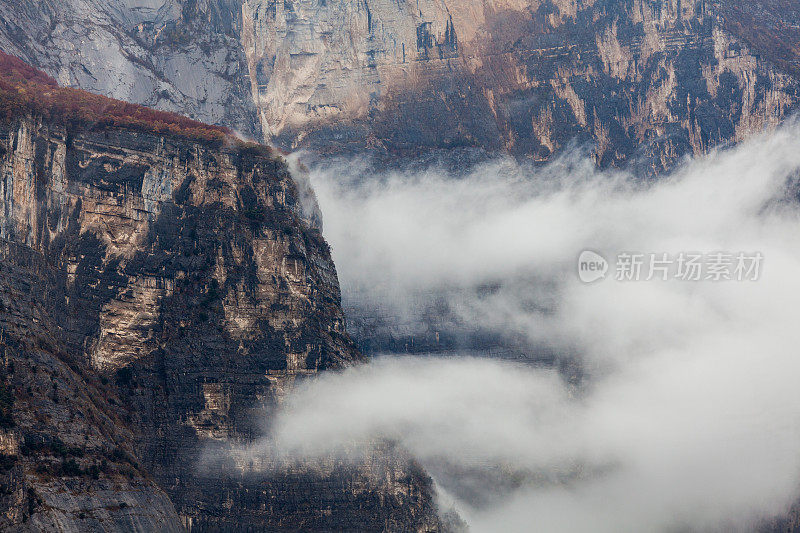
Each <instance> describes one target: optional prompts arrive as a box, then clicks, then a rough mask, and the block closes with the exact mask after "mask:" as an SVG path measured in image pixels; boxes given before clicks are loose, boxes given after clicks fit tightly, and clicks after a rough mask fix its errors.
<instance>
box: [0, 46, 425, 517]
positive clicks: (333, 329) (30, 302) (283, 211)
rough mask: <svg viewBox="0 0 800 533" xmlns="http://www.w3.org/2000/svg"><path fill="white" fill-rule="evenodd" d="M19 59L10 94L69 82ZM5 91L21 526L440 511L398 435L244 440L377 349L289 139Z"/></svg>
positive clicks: (0, 321) (3, 471) (7, 256)
mask: <svg viewBox="0 0 800 533" xmlns="http://www.w3.org/2000/svg"><path fill="white" fill-rule="evenodd" d="M4 59H5V64H6V65H8V63H9V61H10V60H9V58H7V57H6V58H4ZM0 74H3V73H0ZM5 74H8V72H6V73H5ZM17 75H20V74H19V70H17V71H16V73H14V74H12V75H11V76H12V79H11V81H10V83H5V84H2V83H0V101H2V102H4V103H5V102H7V101H9V98H10V96H15V95H16V96H20V94H22V95H23V96H24V95H25V94H30V93H31V92H35V93H36V94H37V95H38V96H37V97H39V98H40V99H42V98H43V100H41V101H43V102H45V103H46V102H48V101H53V100H52V98H56V97H55V96H53V95H56V96H57V97H58V98H57V99H56V100H55V101H56V102H62V101H63V100H64V98H67V99H68V97H69V93H67V94H66V95H65V94H64V93H63V91H62V92H58V91H57V89H56V88H53V86H51V85H47V84H41V83H40V82H41V79H39V78H36V79H22V80H20V79H14V78H13V76H17ZM22 76H23V77H24V76H25V73H24V72H23V73H22ZM0 81H6V82H8V81H9V80H8V79H7V78H6V79H3V76H2V75H0ZM14 91H17V92H16V93H15V92H14ZM54 91H56V92H54ZM81 95H82V93H79V92H78V91H75V92H74V94H73V96H74V101H75V102H78V103H77V104H76V105H77V106H80V105H81V104H80V102H81V98H82V96H81ZM48 98H50V99H51V100H48ZM41 101H40V104H41ZM107 105H108V106H109V108H113V107H114V106H117V105H119V103H115V102H111V101H108V102H107ZM0 111H3V112H5V116H3V117H0V354H1V355H2V360H0V369H2V372H1V373H0V376H2V380H0V529H2V530H4V531H6V530H14V529H20V530H58V531H93V530H96V531H101V530H102V531H132V530H138V531H180V530H185V529H188V530H192V531H213V530H237V531H247V530H249V531H257V530H258V531H261V530H287V531H288V530H299V529H310V530H342V529H347V530H354V529H358V530H386V529H388V530H397V531H400V530H402V531H428V530H431V531H432V530H437V529H438V528H439V522H438V519H437V516H436V511H435V509H434V505H433V501H432V499H433V496H432V487H431V484H430V480H429V479H428V478H427V477H426V475H425V474H424V473H423V472H422V471H421V469H420V468H419V467H417V466H416V465H415V464H414V463H413V462H412V461H410V460H409V459H408V458H407V457H405V456H404V455H403V454H402V453H401V452H400V451H398V450H395V449H393V448H391V447H390V446H388V445H386V446H382V447H380V448H377V449H376V450H374V451H373V452H372V453H371V454H370V455H369V457H368V458H367V459H364V461H362V462H361V463H359V464H357V465H355V466H353V465H348V464H345V463H339V462H336V461H334V460H330V461H323V462H320V463H319V464H313V465H311V464H291V465H288V464H267V465H266V466H265V465H263V464H261V465H258V466H254V465H253V464H252V462H251V463H247V462H245V461H242V460H238V459H235V457H237V456H236V455H235V454H231V453H228V451H229V450H231V449H234V448H240V447H242V446H246V445H247V444H248V443H250V442H252V441H253V440H254V439H256V438H257V437H258V436H259V435H260V434H261V432H262V431H263V429H262V428H263V422H264V420H265V419H268V415H269V410H270V409H271V408H272V406H274V405H275V404H276V402H277V401H279V400H280V396H281V394H283V393H284V392H285V391H286V389H287V388H288V387H290V386H291V384H292V382H293V381H294V380H295V379H297V378H298V376H305V375H313V374H314V373H316V372H319V371H321V370H324V369H334V368H339V367H341V366H342V365H346V364H349V363H352V362H357V361H359V360H360V359H361V356H360V355H359V353H358V352H357V350H355V349H354V346H353V343H352V341H351V340H350V338H349V337H348V335H347V333H346V332H345V329H344V319H343V315H342V311H341V308H340V296H339V288H338V282H337V278H336V272H335V269H334V266H333V263H332V261H331V259H330V254H329V250H328V246H327V244H326V243H325V242H324V240H323V239H322V237H321V234H320V231H319V228H318V216H317V213H316V211H315V204H314V201H313V196H312V195H311V194H310V192H309V191H307V190H305V189H304V188H303V187H302V186H298V185H297V184H296V183H295V182H294V181H293V179H292V177H291V175H290V174H289V171H288V170H287V167H286V165H285V164H284V163H283V162H282V160H281V158H280V157H279V156H277V155H275V154H274V153H272V152H270V151H268V150H267V149H265V148H263V147H258V146H254V145H248V144H246V143H242V142H241V141H238V140H236V139H234V138H233V137H230V136H225V135H222V136H219V137H216V138H212V139H207V138H205V139H204V138H200V137H198V132H197V131H196V130H193V129H192V128H193V126H192V124H187V122H186V121H185V119H181V118H179V117H174V116H168V115H161V116H160V117H161V120H162V123H161V124H160V125H159V126H158V128H155V129H154V130H153V131H149V130H148V129H147V127H146V124H144V123H142V122H141V121H139V120H137V121H133V120H131V119H129V118H125V117H122V116H117V119H116V120H117V122H118V123H120V124H125V123H126V122H125V121H126V120H127V121H128V122H127V124H128V125H127V126H120V125H117V126H109V125H106V124H100V123H92V122H88V121H87V120H86V118H85V117H87V116H91V114H87V113H84V112H83V111H81V112H77V111H75V109H74V108H71V111H70V113H71V114H70V113H67V114H63V113H50V114H49V115H48V117H47V118H43V116H42V115H40V114H37V113H27V112H25V111H24V110H22V111H20V110H16V111H14V112H12V111H9V108H8V106H6V107H2V106H0ZM128 111H130V112H131V113H132V115H133V116H149V115H147V112H146V111H145V110H142V109H139V108H135V107H134V108H132V109H128ZM170 120H174V121H175V123H174V124H173V123H171V122H170ZM172 126H175V128H174V132H173V133H164V132H163V131H161V130H163V129H164V128H167V129H168V130H170V128H171V127H172ZM170 131H171V130H170ZM202 133H207V132H206V131H205V130H203V131H202ZM201 137H202V136H201ZM261 462H262V463H263V459H262V461H261Z"/></svg>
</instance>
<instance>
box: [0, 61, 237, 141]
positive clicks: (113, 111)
mask: <svg viewBox="0 0 800 533" xmlns="http://www.w3.org/2000/svg"><path fill="white" fill-rule="evenodd" d="M28 113H34V114H37V115H40V116H42V117H44V118H45V119H47V120H51V121H54V122H56V123H60V124H63V125H65V126H69V127H73V128H86V129H93V128H103V127H109V126H110V127H114V126H117V127H123V128H130V129H135V130H139V131H146V132H152V133H158V134H167V135H179V136H181V137H187V138H190V139H194V140H202V141H216V142H221V143H222V142H227V141H232V140H233V139H232V137H233V133H232V131H231V130H229V129H228V128H223V127H221V126H211V125H208V124H203V123H202V122H198V121H196V120H192V119H190V118H187V117H183V116H181V115H178V114H175V113H168V112H166V111H157V110H155V109H150V108H148V107H144V106H141V105H136V104H131V103H128V102H123V101H120V100H114V99H112V98H106V97H104V96H100V95H96V94H92V93H89V92H86V91H83V90H80V89H70V88H65V87H59V85H58V83H57V82H56V81H55V80H54V79H53V78H51V77H50V76H48V75H47V74H45V73H43V72H41V71H39V70H37V69H35V68H33V67H31V66H30V65H28V64H27V63H25V62H24V61H22V60H20V59H18V58H16V57H14V56H10V55H8V54H5V53H3V52H2V51H0V119H5V120H11V119H14V118H17V117H20V116H24V115H26V114H28ZM237 144H241V143H240V142H238V141H237Z"/></svg>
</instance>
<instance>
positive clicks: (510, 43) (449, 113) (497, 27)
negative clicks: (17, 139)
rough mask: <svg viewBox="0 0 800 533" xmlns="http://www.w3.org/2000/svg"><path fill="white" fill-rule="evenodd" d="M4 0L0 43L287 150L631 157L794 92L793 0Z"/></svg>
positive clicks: (677, 150) (642, 158)
mask: <svg viewBox="0 0 800 533" xmlns="http://www.w3.org/2000/svg"><path fill="white" fill-rule="evenodd" d="M758 6H759V7H755V4H746V5H743V4H742V3H741V2H736V1H733V0H713V1H712V0H699V1H695V2H690V1H687V0H520V1H507V0H491V1H481V2H476V1H473V0H440V1H430V0H421V1H418V0H415V1H414V2H394V1H391V2H390V1H387V0H344V1H342V2H327V1H325V0H295V1H291V0H284V1H276V0H126V1H123V0H57V1H56V0H42V1H34V0H21V1H20V0H12V1H9V0H2V1H0V21H2V23H0V48H3V49H5V50H7V51H9V52H12V53H14V54H17V55H19V56H20V57H22V58H23V59H25V60H27V61H29V62H31V63H32V64H34V65H36V66H38V67H40V68H42V69H43V70H45V71H46V72H48V73H49V74H51V75H52V76H54V77H55V78H56V79H58V80H59V81H60V82H61V83H62V84H64V85H69V86H75V87H81V88H84V89H88V90H91V91H94V92H99V93H102V94H105V95H108V96H113V97H115V98H120V99H124V100H128V101H132V102H137V103H143V104H147V105H150V106H155V107H158V108H160V109H165V110H173V111H175V110H177V111H180V112H182V113H185V114H187V115H189V116H192V117H195V118H198V119H201V120H204V121H206V122H210V123H214V124H219V125H225V126H229V127H231V128H235V129H237V130H238V131H240V132H243V133H246V134H249V135H252V136H254V137H256V138H259V139H262V140H266V141H268V142H271V143H274V144H276V145H277V146H280V147H282V148H285V149H296V148H311V149H314V150H317V151H323V152H325V153H350V152H363V151H369V152H372V153H374V154H377V155H378V156H387V157H388V158H394V157H397V156H408V155H419V154H423V153H429V152H434V153H435V152H436V151H439V150H442V149H453V148H471V149H477V150H482V151H483V150H485V151H489V152H494V151H498V150H506V151H509V152H511V153H513V154H515V155H517V156H520V157H527V158H532V159H535V160H544V159H547V158H549V157H550V156H551V155H552V154H553V153H557V152H558V151H559V150H560V149H562V148H563V147H564V146H565V145H567V144H568V143H569V142H570V141H575V140H577V141H578V142H590V143H593V144H594V146H595V155H596V158H597V161H598V162H599V163H600V164H601V165H604V166H607V165H625V164H627V163H628V162H630V161H631V160H634V161H636V162H637V164H638V165H639V166H640V167H641V169H642V170H643V171H644V172H647V173H655V172H659V171H661V170H663V169H664V168H667V167H669V166H670V165H671V164H672V163H674V161H675V160H676V159H678V158H679V157H681V156H682V155H684V154H695V153H702V152H704V151H706V150H708V149H709V147H711V146H715V145H718V144H720V143H727V142H732V141H733V142H735V141H738V140H740V139H742V138H744V137H746V136H748V135H749V134H751V133H753V132H756V131H760V130H761V129H762V128H764V127H769V126H771V125H774V124H776V123H777V122H779V121H780V120H781V119H782V118H783V117H784V116H785V115H786V114H787V113H790V112H791V111H792V110H793V109H795V108H796V107H797V102H798V98H799V97H800V95H799V94H798V79H797V76H798V70H797V65H798V61H797V54H798V48H797V45H796V43H797V39H796V37H797V36H798V32H800V29H799V28H800V26H799V25H798V22H799V21H800V17H798V12H797V8H796V6H794V5H793V3H792V2H786V1H780V0H770V1H767V2H760V3H759V4H758Z"/></svg>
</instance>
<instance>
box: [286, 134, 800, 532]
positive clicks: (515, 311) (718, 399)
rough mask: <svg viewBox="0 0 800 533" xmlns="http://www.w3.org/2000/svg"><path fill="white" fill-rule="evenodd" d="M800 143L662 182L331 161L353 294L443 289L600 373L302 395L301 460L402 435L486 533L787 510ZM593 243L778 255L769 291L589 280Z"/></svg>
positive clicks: (515, 371)
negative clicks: (583, 274) (373, 168)
mask: <svg viewBox="0 0 800 533" xmlns="http://www.w3.org/2000/svg"><path fill="white" fill-rule="evenodd" d="M798 138H800V127H798V125H797V124H795V123H791V124H789V125H787V126H786V127H784V128H782V129H780V130H778V131H776V132H773V133H772V134H770V135H766V136H763V137H761V138H758V139H755V140H753V141H751V142H749V143H746V144H744V145H742V146H740V147H738V148H736V149H734V150H730V151H727V152H721V153H717V154H714V155H712V156H710V157H708V158H705V159H702V160H697V161H691V162H687V163H686V164H685V165H684V166H683V167H682V168H680V169H679V170H677V171H676V172H675V173H674V174H673V175H672V176H670V177H667V178H665V179H663V180H661V181H658V182H653V183H641V182H636V181H635V180H632V179H631V178H630V177H628V176H626V175H624V174H622V173H608V172H597V171H596V170H595V169H594V168H593V166H592V165H591V164H590V163H588V162H587V161H585V160H584V159H582V158H580V157H573V158H570V157H565V158H562V159H561V160H559V161H558V162H555V163H553V164H552V165H550V166H548V167H545V168H539V169H534V168H529V167H525V166H520V165H517V164H516V163H514V162H511V161H507V160H499V161H493V162H490V163H486V164H483V165H481V166H478V167H475V168H473V169H472V170H470V171H469V172H468V173H466V174H465V175H453V174H452V173H447V172H444V171H440V170H436V169H435V168H431V169H428V170H423V171H416V172H409V173H399V172H395V173H389V174H384V175H378V176H364V175H363V172H364V169H365V167H363V166H359V163H358V162H353V161H348V162H339V163H337V164H327V165H325V166H317V167H315V168H314V169H312V180H313V183H314V186H315V189H316V191H317V195H318V198H319V201H320V205H321V208H322V211H323V215H324V220H325V235H326V238H327V239H328V240H329V242H330V243H331V246H332V249H333V253H334V259H335V261H336V263H337V267H338V270H339V274H340V277H341V279H342V284H343V287H345V291H346V297H349V298H351V299H353V300H354V301H355V303H357V304H358V305H361V306H363V307H364V308H369V307H370V306H373V305H375V306H381V307H383V308H385V307H386V306H390V307H392V308H393V309H394V311H395V312H396V313H397V314H398V315H401V314H402V315H406V316H409V317H411V318H412V319H413V318H414V317H415V316H416V315H415V314H416V313H418V311H419V309H420V308H421V305H420V302H421V301H422V302H423V303H424V302H425V301H426V299H429V300H430V301H434V300H435V299H441V298H445V299H449V303H450V304H451V305H450V308H451V309H455V310H457V312H458V313H459V315H460V317H461V319H463V320H465V321H471V322H473V323H475V324H478V325H480V326H481V327H483V328H487V329H490V330H493V331H496V332H498V334H502V335H517V336H519V335H521V336H524V337H525V338H526V339H528V340H529V342H530V347H531V350H536V349H538V348H546V349H548V350H550V351H552V352H553V353H557V354H558V353H568V354H570V355H571V356H577V357H578V358H579V360H580V362H581V365H582V368H583V370H584V372H585V374H586V376H587V378H586V379H585V380H584V381H583V382H581V383H580V384H578V385H575V384H570V383H567V382H565V381H564V379H563V378H562V376H561V375H559V373H558V372H556V371H554V370H551V369H548V368H541V367H534V366H531V365H522V364H517V363H509V362H501V361H496V360H490V359H481V358H474V357H471V358H464V357H448V358H442V357H440V358H433V357H429V358H410V357H386V358H378V359H376V360H375V361H374V362H373V363H371V364H369V365H366V366H362V367H358V368H353V369H349V370H347V371H345V372H342V373H339V374H326V375H323V376H320V377H319V378H317V379H315V380H313V381H311V382H308V383H306V384H304V385H303V386H301V387H299V389H298V390H296V391H295V392H294V393H293V394H292V395H291V396H290V397H289V398H288V399H287V401H286V404H285V408H284V409H283V411H282V412H281V414H279V415H278V418H277V419H276V421H275V425H274V434H273V435H271V437H270V439H272V440H273V441H274V442H276V443H277V444H278V446H279V447H280V448H281V449H283V450H288V451H291V452H292V453H300V454H303V455H306V456H315V455H320V454H326V453H331V452H332V451H333V450H335V449H337V448H338V447H339V446H343V445H349V444H350V443H352V442H367V441H369V440H370V439H373V438H379V437H386V438H391V439H395V440H397V441H398V442H400V443H401V444H402V445H403V446H405V447H406V448H407V449H409V450H410V451H411V452H412V453H413V454H414V455H416V456H417V457H418V458H419V459H420V460H421V461H422V463H423V464H424V465H425V466H426V467H427V468H428V470H429V471H430V472H431V473H432V474H433V475H434V478H435V479H436V481H437V482H438V484H439V486H440V488H441V489H442V491H443V493H445V494H447V495H448V496H449V497H451V498H452V499H453V501H454V503H455V505H456V506H457V507H458V508H459V510H460V511H461V513H462V514H463V515H464V516H465V517H466V518H467V520H468V522H469V524H470V526H471V527H472V528H473V530H475V531H529V530H531V529H532V528H534V527H535V528H536V529H538V530H542V531H609V532H611V531H614V532H617V531H674V530H680V529H682V528H687V529H690V530H725V531H730V530H736V529H740V530H746V529H747V528H748V527H751V526H752V524H753V521H755V520H759V519H763V518H765V517H770V516H775V515H779V514H781V513H782V512H785V511H786V509H787V507H788V505H789V504H790V503H791V502H792V501H793V500H794V499H795V498H796V496H797V495H798V481H800V387H798V386H797V380H798V378H797V376H800V356H798V346H800V328H798V327H797V324H798V323H800V238H798V235H800V210H798V208H797V205H796V203H795V202H794V200H793V199H792V197H793V195H796V194H797V193H796V190H795V191H792V190H790V188H789V184H791V183H794V180H795V178H796V176H797V175H798V171H800V150H798V146H799V145H798V143H797V139H798ZM585 248H591V249H594V250H597V251H600V252H601V253H608V254H613V253H616V252H619V251H623V250H641V251H654V252H656V251H664V252H678V251H683V250H700V251H714V250H747V251H756V250H757V251H760V252H762V253H763V255H764V258H765V259H764V267H763V268H764V269H763V273H762V276H761V278H760V279H759V280H758V281H755V282H731V283H714V282H697V283H680V282H676V281H666V282H660V281H651V282H640V283H622V282H616V281H613V280H606V281H602V282H598V283H596V284H593V285H585V284H582V283H580V282H579V280H578V278H577V276H576V273H575V268H576V265H575V262H576V259H577V256H578V254H579V253H580V251H581V250H583V249H585ZM487 284H488V285H491V286H492V287H493V289H492V291H490V293H489V294H488V295H487V294H485V293H482V292H481V291H479V290H476V289H477V288H479V287H481V286H485V285H487ZM387 295H388V296H390V298H389V299H388V300H387ZM422 307H424V305H422ZM532 355H535V354H532Z"/></svg>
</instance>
